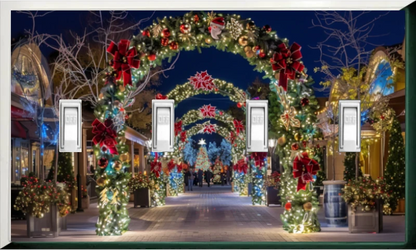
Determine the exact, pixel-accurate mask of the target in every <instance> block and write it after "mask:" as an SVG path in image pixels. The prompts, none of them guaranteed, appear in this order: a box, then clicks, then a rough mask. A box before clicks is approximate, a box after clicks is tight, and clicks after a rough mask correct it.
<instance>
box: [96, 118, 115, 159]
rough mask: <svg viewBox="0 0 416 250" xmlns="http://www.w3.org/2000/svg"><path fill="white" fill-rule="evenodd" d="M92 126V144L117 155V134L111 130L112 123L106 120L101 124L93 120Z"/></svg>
mask: <svg viewBox="0 0 416 250" xmlns="http://www.w3.org/2000/svg"><path fill="white" fill-rule="evenodd" d="M92 126H93V129H92V133H93V134H95V136H94V137H93V138H92V141H93V142H94V144H95V145H97V144H100V147H103V146H105V147H107V149H108V150H109V151H110V153H111V154H118V151H117V148H116V145H117V141H116V137H117V133H116V131H115V130H114V129H113V121H112V120H111V119H110V118H108V119H106V120H105V121H104V123H102V122H100V120H98V119H95V120H94V121H93V123H92Z"/></svg>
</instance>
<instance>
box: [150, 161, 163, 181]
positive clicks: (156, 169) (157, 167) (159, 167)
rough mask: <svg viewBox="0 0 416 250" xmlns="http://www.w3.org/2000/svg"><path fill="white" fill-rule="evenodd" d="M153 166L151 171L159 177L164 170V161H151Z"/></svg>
mask: <svg viewBox="0 0 416 250" xmlns="http://www.w3.org/2000/svg"><path fill="white" fill-rule="evenodd" d="M150 166H151V171H152V172H153V173H155V175H156V177H158V178H159V176H160V171H161V170H162V163H160V162H158V161H152V162H151V163H150Z"/></svg>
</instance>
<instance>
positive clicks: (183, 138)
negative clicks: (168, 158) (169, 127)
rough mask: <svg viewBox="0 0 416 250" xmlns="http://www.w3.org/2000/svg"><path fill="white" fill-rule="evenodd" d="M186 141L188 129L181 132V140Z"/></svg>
mask: <svg viewBox="0 0 416 250" xmlns="http://www.w3.org/2000/svg"><path fill="white" fill-rule="evenodd" d="M185 141H186V131H182V132H181V142H185Z"/></svg>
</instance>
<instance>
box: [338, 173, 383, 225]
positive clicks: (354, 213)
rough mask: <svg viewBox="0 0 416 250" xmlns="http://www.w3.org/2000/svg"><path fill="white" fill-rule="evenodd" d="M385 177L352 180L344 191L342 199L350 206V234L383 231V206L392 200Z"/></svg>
mask: <svg viewBox="0 0 416 250" xmlns="http://www.w3.org/2000/svg"><path fill="white" fill-rule="evenodd" d="M386 190H389V188H388V187H387V184H386V182H385V180H384V179H383V177H381V178H378V179H376V180H375V181H374V180H373V179H371V177H369V176H367V177H359V178H358V179H357V180H350V181H348V183H347V184H346V185H345V187H344V188H343V189H342V198H343V199H344V200H345V202H346V203H347V204H348V228H349V231H350V233H369V232H371V233H373V232H376V233H379V232H381V231H382V230H383V204H384V201H385V200H388V199H389V198H390V194H389V192H387V191H386ZM390 192H391V191H390Z"/></svg>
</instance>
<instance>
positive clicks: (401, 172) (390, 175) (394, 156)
mask: <svg viewBox="0 0 416 250" xmlns="http://www.w3.org/2000/svg"><path fill="white" fill-rule="evenodd" d="M389 133H390V137H389V144H388V149H389V150H388V158H387V164H386V169H385V172H384V177H385V179H386V183H387V184H388V185H389V186H390V189H391V191H392V197H391V198H390V199H389V200H388V203H389V205H390V207H391V210H390V213H387V214H391V213H392V212H393V211H394V210H396V208H397V203H398V199H404V198H405V179H406V177H405V167H406V162H405V148H404V141H403V136H402V129H401V127H400V122H399V120H398V119H397V118H396V117H395V118H393V122H392V125H391V128H390V130H389Z"/></svg>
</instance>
